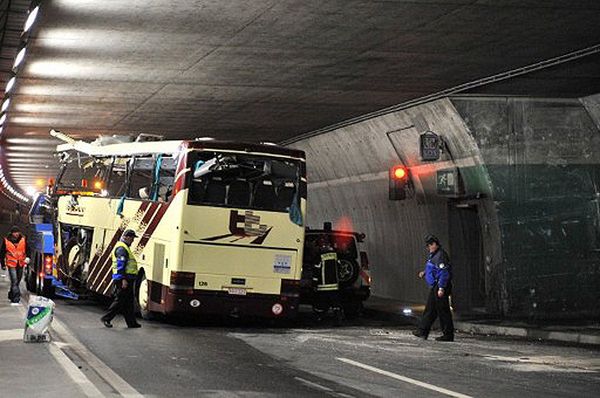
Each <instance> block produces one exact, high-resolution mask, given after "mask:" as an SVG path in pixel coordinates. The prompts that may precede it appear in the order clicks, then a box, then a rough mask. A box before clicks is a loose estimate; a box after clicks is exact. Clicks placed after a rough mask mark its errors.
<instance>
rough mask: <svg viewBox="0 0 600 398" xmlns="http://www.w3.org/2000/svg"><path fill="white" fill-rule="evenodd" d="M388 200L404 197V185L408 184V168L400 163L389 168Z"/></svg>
mask: <svg viewBox="0 0 600 398" xmlns="http://www.w3.org/2000/svg"><path fill="white" fill-rule="evenodd" d="M389 180H390V200H403V199H406V187H407V186H408V169H407V168H406V167H405V166H402V165H396V166H394V167H392V168H390V174H389Z"/></svg>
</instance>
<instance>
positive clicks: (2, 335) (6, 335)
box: [0, 329, 23, 341]
mask: <svg viewBox="0 0 600 398" xmlns="http://www.w3.org/2000/svg"><path fill="white" fill-rule="evenodd" d="M21 339H23V329H7V330H0V341H7V340H21Z"/></svg>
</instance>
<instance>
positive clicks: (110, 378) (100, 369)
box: [52, 318, 143, 398]
mask: <svg viewBox="0 0 600 398" xmlns="http://www.w3.org/2000/svg"><path fill="white" fill-rule="evenodd" d="M52 329H54V331H55V332H56V333H57V334H58V335H59V336H60V338H61V340H62V341H63V342H64V343H66V344H68V345H69V348H70V349H72V350H73V351H74V352H75V353H76V354H77V356H79V357H80V358H81V359H82V360H83V361H84V362H85V363H86V364H88V365H89V366H90V368H92V369H93V370H94V372H96V373H97V374H98V376H100V377H101V378H102V379H103V380H104V381H105V382H106V383H107V384H109V385H110V386H112V387H113V388H114V389H115V390H116V391H117V392H118V393H119V394H120V395H121V396H123V397H127V398H143V395H142V394H140V393H139V392H138V391H137V390H136V389H135V388H133V387H132V386H131V385H130V384H129V383H127V382H126V381H125V380H124V379H123V378H122V377H121V376H119V375H118V374H117V373H116V372H115V371H114V370H112V369H111V368H110V367H109V366H108V365H106V364H105V363H104V362H102V361H101V360H100V358H98V357H97V356H96V355H94V354H93V353H92V352H91V351H90V350H88V349H87V348H86V347H85V346H84V345H83V344H82V343H81V342H80V341H79V340H78V339H77V338H76V337H75V336H74V335H73V334H71V332H69V330H68V329H67V327H66V326H65V324H64V323H62V322H61V321H59V320H58V319H56V318H54V321H53V323H52Z"/></svg>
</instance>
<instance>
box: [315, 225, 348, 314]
mask: <svg viewBox="0 0 600 398" xmlns="http://www.w3.org/2000/svg"><path fill="white" fill-rule="evenodd" d="M315 245H316V247H315V250H314V254H316V256H314V260H316V261H314V262H313V264H314V266H313V283H314V286H315V300H316V304H317V305H315V306H314V308H315V309H316V310H317V311H321V312H324V311H326V309H329V308H331V309H332V311H333V315H334V318H335V321H336V323H338V324H339V323H341V322H342V320H343V318H344V314H343V310H342V305H341V299H340V285H339V277H338V258H337V252H336V251H335V249H334V248H333V244H332V242H331V239H330V237H329V236H327V235H322V236H320V237H319V239H317V241H316V242H315Z"/></svg>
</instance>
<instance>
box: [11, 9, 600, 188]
mask: <svg viewBox="0 0 600 398" xmlns="http://www.w3.org/2000/svg"><path fill="white" fill-rule="evenodd" d="M13 4H14V5H15V6H19V7H21V10H20V12H19V10H17V11H15V12H14V13H13V14H12V16H11V18H12V19H13V24H14V23H15V22H14V21H17V22H18V24H20V25H19V26H22V21H23V19H24V15H25V14H24V12H25V11H26V9H27V6H28V2H24V1H15V2H14V3H13ZM13 36H14V34H13ZM17 36H18V35H17ZM598 42H600V2H598V1H597V0H589V1H577V2H573V1H568V0H564V1H557V0H540V1H526V0H518V1H517V0H514V1H492V0H481V1H472V0H469V1H465V0H448V1H441V0H440V1H433V0H432V1H427V0H423V1H416V0H415V1H375V0H363V1H351V0H339V1H333V0H331V1H309V0H303V1H272V0H271V1H267V0H252V1H234V0H228V1H219V0H204V1H202V0H195V1H191V0H189V1H183V0H178V1H159V0H143V1H142V0H122V1H118V0H110V1H108V0H105V1H98V0H47V1H43V2H42V10H41V13H40V17H39V18H38V21H37V22H36V25H35V26H34V30H33V32H32V36H31V37H30V39H29V44H28V55H27V57H26V59H25V64H24V66H23V68H22V69H21V70H20V71H19V72H18V81H17V85H16V89H15V91H14V95H13V98H12V102H11V105H10V108H9V111H8V121H7V124H6V126H5V129H4V132H3V138H2V139H3V140H4V150H5V151H4V154H5V157H4V161H5V165H7V166H8V168H9V170H10V175H11V178H12V179H13V180H14V181H16V182H17V183H18V184H19V185H20V186H21V187H24V186H25V185H28V184H30V183H31V182H32V181H33V179H34V178H37V177H45V176H47V175H49V174H52V173H54V168H55V162H54V161H53V160H52V157H51V151H52V145H53V144H54V142H53V141H52V140H49V139H48V130H49V129H50V128H55V129H59V130H62V131H64V132H66V133H68V134H71V135H73V136H76V137H82V138H85V139H93V138H95V137H96V136H97V135H99V134H132V133H136V132H150V133H159V134H163V135H165V136H167V137H169V138H184V137H187V138H189V137H197V136H212V137H217V138H223V139H236V140H251V141H262V140H264V141H280V140H284V139H289V138H290V137H294V136H297V135H299V134H302V133H306V132H309V131H311V130H315V129H318V128H321V127H324V126H327V125H330V124H333V123H336V122H340V121H343V120H346V119H348V118H352V117H355V116H359V115H362V114H365V113H368V112H371V111H375V110H378V109H381V108H384V107H388V106H391V105H394V104H399V103H402V102H405V101H408V100H411V99H415V98H419V97H422V96H425V95H428V94H431V93H435V92H438V91H440V90H443V89H447V88H449V87H453V86H456V85H458V84H462V83H465V82H470V81H473V80H476V79H480V78H483V77H486V76H490V75H494V74H496V73H499V72H503V71H507V70H511V69H513V68H517V67H521V66H524V65H528V64H531V63H535V62H539V61H543V60H546V59H549V58H551V57H555V56H559V55H562V54H565V53H569V52H571V51H574V50H579V49H582V48H586V47H589V46H592V45H595V44H597V43H598ZM9 44H10V43H4V44H3V46H5V47H6V46H8V45H9ZM8 51H9V52H10V51H11V47H9V48H8ZM12 51H13V53H14V52H16V47H15V48H14V49H13V50H12ZM3 52H5V48H3ZM13 58H14V57H13ZM8 59H9V61H8V62H9V65H8V67H7V65H6V63H4V64H2V67H3V68H4V69H3V72H4V73H2V76H1V77H2V79H3V81H4V84H6V81H7V80H8V78H9V73H8V69H9V68H10V63H11V62H12V60H11V58H8ZM589 59H590V60H592V61H591V66H590V65H589V64H590V61H589V60H588V61H586V60H583V59H582V60H579V61H576V62H575V63H573V64H572V65H568V64H563V65H561V66H558V67H554V68H552V69H549V70H548V71H545V72H539V73H538V75H537V76H538V77H537V78H536V77H535V76H536V75H535V74H532V75H531V76H526V77H521V78H518V79H514V80H510V81H504V82H502V83H499V84H498V85H497V86H489V87H481V88H480V89H475V90H471V92H475V93H486V94H490V93H494V92H498V93H502V94H511V93H516V94H524V93H523V91H526V92H525V94H528V95H544V96H581V95H587V94H591V93H594V92H600V68H599V67H598V66H599V62H598V59H597V58H593V59H592V58H589ZM586 62H587V63H588V65H586ZM574 70H576V71H577V72H574ZM544 73H545V74H544ZM540 76H541V77H540ZM495 87H497V89H496V88H495ZM524 87H526V89H524ZM38 139H40V140H38Z"/></svg>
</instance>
